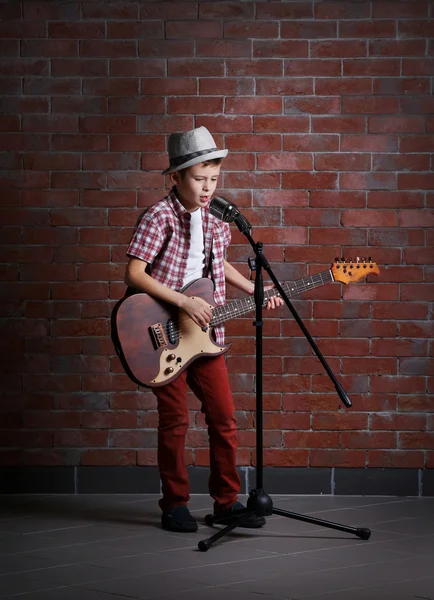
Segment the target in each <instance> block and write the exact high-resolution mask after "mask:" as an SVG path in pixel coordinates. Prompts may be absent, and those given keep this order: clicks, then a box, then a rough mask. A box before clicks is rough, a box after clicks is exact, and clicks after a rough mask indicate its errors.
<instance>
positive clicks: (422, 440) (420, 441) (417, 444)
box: [399, 432, 434, 450]
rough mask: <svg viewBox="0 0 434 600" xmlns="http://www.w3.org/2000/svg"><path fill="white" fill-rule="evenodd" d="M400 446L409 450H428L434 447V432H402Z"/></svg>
mask: <svg viewBox="0 0 434 600" xmlns="http://www.w3.org/2000/svg"><path fill="white" fill-rule="evenodd" d="M399 447H400V448H403V449H404V450H405V449H408V450H417V449H419V448H420V449H422V450H427V449H428V448H429V449H431V448H434V433H433V432H417V433H416V432H401V433H400V434H399Z"/></svg>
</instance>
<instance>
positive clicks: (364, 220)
mask: <svg viewBox="0 0 434 600" xmlns="http://www.w3.org/2000/svg"><path fill="white" fill-rule="evenodd" d="M341 223H342V225H344V227H370V226H372V225H373V224H375V226H376V227H377V226H378V227H396V226H397V225H398V219H397V214H396V211H394V210H369V209H365V210H363V211H360V210H344V211H342V213H341Z"/></svg>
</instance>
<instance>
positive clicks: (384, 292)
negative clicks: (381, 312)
mask: <svg viewBox="0 0 434 600" xmlns="http://www.w3.org/2000/svg"><path fill="white" fill-rule="evenodd" d="M343 296H344V300H397V299H398V285H396V284H391V283H385V284H381V285H378V284H372V285H371V284H365V285H359V286H354V285H353V286H350V287H349V288H345V290H344V293H343Z"/></svg>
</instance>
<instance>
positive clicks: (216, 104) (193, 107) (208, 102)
mask: <svg viewBox="0 0 434 600" xmlns="http://www.w3.org/2000/svg"><path fill="white" fill-rule="evenodd" d="M167 110H168V112H169V113H170V114H193V115H195V114H198V113H202V114H203V113H205V114H206V113H209V114H215V113H222V112H223V98H218V97H213V96H211V97H206V96H202V97H198V98H169V99H168V102H167ZM162 112H164V109H163V110H162Z"/></svg>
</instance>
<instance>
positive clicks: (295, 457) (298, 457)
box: [263, 448, 309, 467]
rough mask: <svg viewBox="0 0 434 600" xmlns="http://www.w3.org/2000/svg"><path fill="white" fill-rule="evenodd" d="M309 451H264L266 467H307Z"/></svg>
mask: <svg viewBox="0 0 434 600" xmlns="http://www.w3.org/2000/svg"><path fill="white" fill-rule="evenodd" d="M308 460H309V451H308V450H294V449H291V450H277V449H276V450H271V449H267V448H266V449H264V461H263V462H264V466H273V467H307V465H308Z"/></svg>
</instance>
